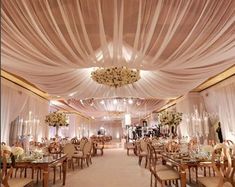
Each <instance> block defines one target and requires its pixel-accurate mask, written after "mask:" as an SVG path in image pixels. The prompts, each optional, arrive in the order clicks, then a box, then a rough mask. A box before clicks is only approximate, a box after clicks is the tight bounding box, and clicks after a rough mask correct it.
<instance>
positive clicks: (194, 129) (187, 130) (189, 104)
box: [176, 93, 210, 138]
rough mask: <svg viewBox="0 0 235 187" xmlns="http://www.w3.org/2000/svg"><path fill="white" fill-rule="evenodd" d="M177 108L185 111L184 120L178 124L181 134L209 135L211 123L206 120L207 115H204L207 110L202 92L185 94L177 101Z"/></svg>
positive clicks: (189, 135)
mask: <svg viewBox="0 0 235 187" xmlns="http://www.w3.org/2000/svg"><path fill="white" fill-rule="evenodd" d="M176 110H177V111H178V112H182V113H183V117H182V122H181V123H180V125H179V126H178V129H179V131H180V134H181V136H188V137H191V138H192V137H204V138H205V137H206V136H208V135H209V129H210V124H209V123H206V122H205V121H204V117H205V116H203V115H204V114H205V113H206V112H207V111H206V108H205V104H204V101H203V97H202V96H201V95H200V93H189V94H187V95H185V96H184V97H183V98H181V99H180V101H179V102H177V104H176ZM196 110H197V112H198V113H197V116H196V113H195V112H196ZM196 117H197V118H198V119H196ZM207 117H208V116H207ZM194 118H195V120H194ZM199 120H200V121H199Z"/></svg>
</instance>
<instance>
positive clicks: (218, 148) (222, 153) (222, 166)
mask: <svg viewBox="0 0 235 187" xmlns="http://www.w3.org/2000/svg"><path fill="white" fill-rule="evenodd" d="M212 166H213V169H214V170H215V172H216V174H217V176H219V178H220V182H219V185H218V186H223V183H224V182H225V181H226V180H230V177H231V173H232V160H231V156H230V153H229V148H228V147H227V146H226V145H225V144H223V143H219V144H217V145H215V146H214V151H213V153H212ZM218 166H219V167H218Z"/></svg>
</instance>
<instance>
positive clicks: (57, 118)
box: [45, 112, 69, 137]
mask: <svg viewBox="0 0 235 187" xmlns="http://www.w3.org/2000/svg"><path fill="white" fill-rule="evenodd" d="M45 122H46V123H47V124H48V125H49V126H53V127H56V135H55V136H56V137H58V130H59V127H62V126H68V125H69V124H68V123H67V121H66V114H65V113H63V112H53V113H50V114H48V115H47V116H46V119H45Z"/></svg>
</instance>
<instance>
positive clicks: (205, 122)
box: [204, 116, 209, 135]
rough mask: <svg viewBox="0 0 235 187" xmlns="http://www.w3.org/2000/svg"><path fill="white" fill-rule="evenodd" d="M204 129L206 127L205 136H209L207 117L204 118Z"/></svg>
mask: <svg viewBox="0 0 235 187" xmlns="http://www.w3.org/2000/svg"><path fill="white" fill-rule="evenodd" d="M204 127H205V129H204V130H205V134H206V135H208V134H209V126H208V117H207V116H205V117H204Z"/></svg>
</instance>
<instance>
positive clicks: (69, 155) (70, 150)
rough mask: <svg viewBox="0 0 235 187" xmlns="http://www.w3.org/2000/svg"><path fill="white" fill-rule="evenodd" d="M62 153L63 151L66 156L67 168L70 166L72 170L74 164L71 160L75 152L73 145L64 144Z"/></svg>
mask: <svg viewBox="0 0 235 187" xmlns="http://www.w3.org/2000/svg"><path fill="white" fill-rule="evenodd" d="M63 151H64V154H67V160H68V165H69V168H71V166H72V169H73V170H74V162H73V158H72V157H73V155H74V152H75V147H74V145H73V144H72V143H67V144H65V146H64V150H63Z"/></svg>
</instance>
